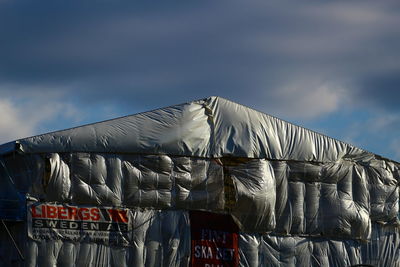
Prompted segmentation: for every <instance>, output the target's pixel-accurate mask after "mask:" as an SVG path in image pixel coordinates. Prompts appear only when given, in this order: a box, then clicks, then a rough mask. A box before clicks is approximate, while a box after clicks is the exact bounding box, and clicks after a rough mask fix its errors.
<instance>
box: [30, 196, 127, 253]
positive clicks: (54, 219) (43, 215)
mask: <svg viewBox="0 0 400 267" xmlns="http://www.w3.org/2000/svg"><path fill="white" fill-rule="evenodd" d="M131 218H132V216H131V213H130V210H129V209H126V208H116V207H96V206H76V205H68V204H60V203H58V204H57V203H43V202H35V203H28V214H27V221H28V236H29V237H30V238H31V239H33V240H38V241H40V240H44V239H59V238H63V239H66V240H72V241H81V240H90V241H93V242H101V243H106V244H113V245H123V246H127V245H129V237H130V236H131V231H132V227H131V223H132V221H131V220H132V219H131Z"/></svg>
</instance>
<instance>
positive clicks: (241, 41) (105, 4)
mask: <svg viewBox="0 0 400 267" xmlns="http://www.w3.org/2000/svg"><path fill="white" fill-rule="evenodd" d="M399 25H400V4H399V3H398V1H397V0H396V1H395V0H393V1H391V0H386V1H376V0H373V1H368V0H364V1H356V0H355V1H340V0H337V1H311V0H305V1H301V3H300V1H285V0H283V1H282V0H281V1H243V0H242V1H236V0H230V1H223V0H219V1H215V0H213V1H206V0H205V1H172V0H171V1H146V3H145V1H142V2H139V1H129V2H128V1H126V2H125V1H106V0H103V1H97V2H96V4H94V2H92V1H61V0H58V1H54V0H51V1H47V0H42V1H39V2H38V1H26V0H21V1H13V0H0V143H4V142H7V141H11V140H14V139H17V138H21V137H26V136H31V135H35V134H39V133H43V132H48V131H53V130H59V129H63V128H69V127H72V126H78V125H80V124H84V123H91V122H96V121H100V120H105V119H110V118H114V117H117V116H122V115H128V114H133V113H137V112H141V111H146V110H149V109H154V108H157V107H163V106H168V105H172V104H179V103H182V102H188V101H191V100H195V99H200V98H203V97H206V96H211V95H218V96H222V97H225V98H228V99H230V100H232V101H235V102H239V103H242V104H245V105H247V106H250V107H253V108H255V109H257V110H260V111H263V112H265V113H268V114H271V115H274V116H277V117H280V118H282V119H285V120H287V121H290V122H293V123H296V124H298V125H301V126H304V127H307V128H310V129H313V130H316V131H318V132H321V133H324V134H326V135H328V136H332V137H334V138H337V139H340V140H343V141H346V142H350V143H352V144H354V145H356V146H359V147H361V148H364V149H366V150H369V151H371V152H374V153H377V154H380V155H383V156H385V157H389V158H392V159H394V160H397V161H400V106H399V105H398V99H399V96H400V49H399V48H400V28H399V27H400V26H399Z"/></svg>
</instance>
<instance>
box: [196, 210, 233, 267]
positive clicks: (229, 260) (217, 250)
mask: <svg viewBox="0 0 400 267" xmlns="http://www.w3.org/2000/svg"><path fill="white" fill-rule="evenodd" d="M190 225H191V235H192V253H191V254H192V255H191V266H192V267H237V266H238V265H239V251H238V247H239V246H238V227H237V226H236V224H235V223H234V222H233V220H232V217H231V216H230V215H222V214H215V213H209V212H202V211H191V212H190Z"/></svg>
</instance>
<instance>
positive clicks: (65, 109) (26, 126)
mask: <svg viewBox="0 0 400 267" xmlns="http://www.w3.org/2000/svg"><path fill="white" fill-rule="evenodd" d="M10 89H11V90H10ZM12 89H14V90H12ZM15 89H16V88H15V87H13V86H10V87H9V88H8V90H7V89H3V90H4V91H3V92H2V95H4V97H3V98H2V99H0V144H2V143H5V142H9V141H13V140H17V139H20V138H24V137H28V136H32V135H35V134H39V133H41V132H42V131H49V130H56V129H52V128H50V129H48V128H46V126H45V125H46V124H47V125H50V124H51V123H54V122H55V121H57V120H59V119H62V120H64V121H67V120H70V121H72V122H73V123H77V122H79V121H80V118H81V116H80V113H79V111H78V110H77V109H76V108H75V107H74V106H73V105H72V104H71V103H68V102H66V101H64V100H63V98H62V96H63V95H62V94H60V93H52V92H51V90H50V91H49V90H46V89H43V90H39V89H38V88H31V91H25V90H24V91H23V92H24V93H23V94H20V93H19V91H18V90H15Z"/></svg>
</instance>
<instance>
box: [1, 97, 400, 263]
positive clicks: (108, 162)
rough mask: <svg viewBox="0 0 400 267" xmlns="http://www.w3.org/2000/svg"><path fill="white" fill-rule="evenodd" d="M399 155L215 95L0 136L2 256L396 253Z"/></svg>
mask: <svg viewBox="0 0 400 267" xmlns="http://www.w3.org/2000/svg"><path fill="white" fill-rule="evenodd" d="M399 169H400V164H399V163H397V162H395V161H392V160H389V159H386V158H383V157H380V156H378V155H375V154H373V153H370V152H367V151H365V150H362V149H360V148H357V147H354V146H352V145H350V144H347V143H344V142H341V141H338V140H335V139H332V138H330V137H327V136H324V135H321V134H318V133H316V132H313V131H310V130H307V129H304V128H302V127H299V126H296V125H293V124H290V123H288V122H285V121H282V120H280V119H277V118H275V117H272V116H269V115H266V114H264V113H261V112H258V111H255V110H253V109H250V108H248V107H245V106H242V105H239V104H237V103H233V102H230V101H228V100H226V99H223V98H220V97H209V98H206V99H202V100H198V101H193V102H190V103H185V104H181V105H176V106H171V107H166V108H161V109H157V110H153V111H149V112H144V113H140V114H136V115H131V116H126V117H121V118H117V119H113V120H109V121H104V122H99V123H94V124H89V125H84V126H80V127H76V128H72V129H67V130H62V131H57V132H52V133H47V134H42V135H38V136H34V137H30V138H25V139H20V140H17V141H14V142H10V143H7V144H4V145H1V146H0V183H1V187H0V217H1V219H2V225H1V226H0V229H1V230H0V234H1V239H0V240H1V241H0V265H1V266H32V267H34V266H40V267H42V266H85V267H87V266H116V267H117V266H118V267H121V266H122V267H123V266H204V267H217V266H355V265H362V264H364V265H366V266H400V235H399V222H400V217H399V181H400V171H399Z"/></svg>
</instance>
